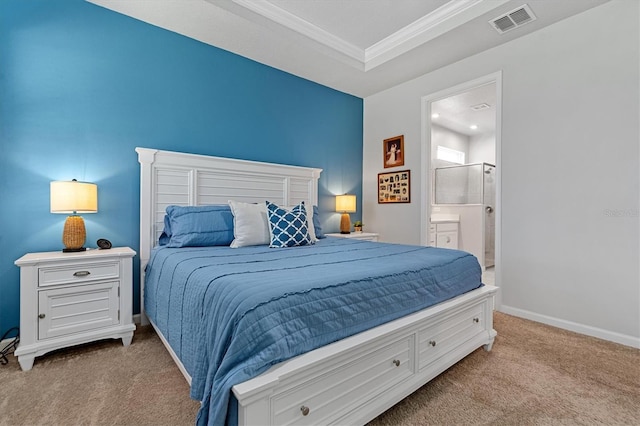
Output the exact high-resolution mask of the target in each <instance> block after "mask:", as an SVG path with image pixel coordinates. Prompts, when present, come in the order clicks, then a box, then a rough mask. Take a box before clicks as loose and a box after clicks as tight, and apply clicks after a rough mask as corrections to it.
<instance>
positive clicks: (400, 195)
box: [378, 170, 411, 204]
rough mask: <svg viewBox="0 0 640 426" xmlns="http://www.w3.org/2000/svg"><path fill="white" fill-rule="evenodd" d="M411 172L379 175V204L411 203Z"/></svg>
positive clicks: (403, 171)
mask: <svg viewBox="0 0 640 426" xmlns="http://www.w3.org/2000/svg"><path fill="white" fill-rule="evenodd" d="M410 202H411V171H410V170H402V171H399V172H388V173H378V204H387V203H410Z"/></svg>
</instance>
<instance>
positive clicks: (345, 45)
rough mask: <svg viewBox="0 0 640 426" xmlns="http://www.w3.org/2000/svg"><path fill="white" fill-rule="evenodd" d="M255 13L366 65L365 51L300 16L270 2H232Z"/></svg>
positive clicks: (240, 0)
mask: <svg viewBox="0 0 640 426" xmlns="http://www.w3.org/2000/svg"><path fill="white" fill-rule="evenodd" d="M232 1H233V2H234V3H236V4H237V5H239V6H242V7H244V8H246V9H248V10H250V11H252V12H254V13H257V14H259V15H261V16H263V17H265V18H267V19H269V20H271V21H273V22H275V23H277V24H280V25H282V26H284V27H286V28H288V29H290V30H292V31H295V32H297V33H299V34H302V35H304V36H306V37H308V38H310V39H312V40H314V41H316V42H318V43H320V44H323V45H324V46H327V47H329V48H331V49H333V50H336V51H338V52H339V53H341V54H343V55H346V56H348V57H350V58H351V59H355V60H356V61H358V62H359V63H360V64H363V65H364V62H365V56H364V55H365V51H364V50H363V49H361V48H359V47H357V46H355V45H353V44H351V43H349V42H348V41H346V40H344V39H342V38H340V37H338V36H335V35H333V34H332V33H330V32H328V31H326V30H323V29H322V28H320V27H318V26H316V25H314V24H312V23H311V22H309V21H306V20H304V19H302V18H300V17H299V16H296V15H294V14H293V13H291V12H288V11H286V10H284V9H282V8H280V7H278V6H276V5H275V4H273V3H271V2H269V1H260V0H258V1H255V0H232Z"/></svg>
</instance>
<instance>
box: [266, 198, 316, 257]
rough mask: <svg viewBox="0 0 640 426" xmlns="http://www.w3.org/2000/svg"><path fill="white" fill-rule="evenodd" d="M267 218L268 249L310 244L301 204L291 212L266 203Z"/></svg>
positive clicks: (305, 211) (302, 203) (303, 208)
mask: <svg viewBox="0 0 640 426" xmlns="http://www.w3.org/2000/svg"><path fill="white" fill-rule="evenodd" d="M267 217H268V218H269V233H270V234H271V244H269V247H295V246H306V245H307V244H312V241H311V235H310V234H309V228H308V227H307V210H306V209H305V207H304V202H301V203H300V204H298V205H297V206H295V207H294V208H292V209H291V210H286V209H283V208H282V207H278V206H277V205H276V204H273V203H271V202H269V201H267Z"/></svg>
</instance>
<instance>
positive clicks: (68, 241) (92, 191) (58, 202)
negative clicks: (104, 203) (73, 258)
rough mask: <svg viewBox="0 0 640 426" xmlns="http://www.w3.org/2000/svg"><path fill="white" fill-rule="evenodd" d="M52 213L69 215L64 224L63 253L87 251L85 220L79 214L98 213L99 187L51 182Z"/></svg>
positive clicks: (74, 182)
mask: <svg viewBox="0 0 640 426" xmlns="http://www.w3.org/2000/svg"><path fill="white" fill-rule="evenodd" d="M50 189H51V194H50V195H51V213H65V214H69V216H68V217H67V220H66V221H65V223H64V231H63V232H62V242H63V243H64V246H65V248H64V249H63V250H62V251H63V252H65V253H67V252H79V251H85V250H86V248H85V247H83V246H84V242H85V239H86V236H87V232H86V229H85V227H84V219H82V216H79V215H78V213H96V212H97V211H98V186H97V185H96V184H95V183H88V182H78V181H77V180H75V179H73V180H72V181H54V182H51V187H50Z"/></svg>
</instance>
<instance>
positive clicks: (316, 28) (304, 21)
mask: <svg viewBox="0 0 640 426" xmlns="http://www.w3.org/2000/svg"><path fill="white" fill-rule="evenodd" d="M87 1H90V2H91V3H94V4H97V5H100V6H103V7H105V8H108V9H111V10H113V11H116V12H119V13H122V14H125V15H128V16H131V17H133V18H136V19H139V20H141V21H144V22H147V23H149V24H153V25H156V26H158V27H161V28H164V29H167V30H170V31H174V32H176V33H179V34H182V35H185V36H187V37H191V38H194V39H196V40H199V41H201V42H204V43H207V44H211V45H213V46H216V47H219V48H222V49H225V50H228V51H230V52H233V53H236V54H239V55H242V56H245V57H247V58H250V59H253V60H255V61H257V62H260V63H263V64H265V65H269V66H272V67H274V68H277V69H280V70H283V71H286V72H289V73H291V74H294V75H297V76H300V77H303V78H306V79H309V80H312V81H315V82H317V83H320V84H323V85H325V86H329V87H331V88H334V89H336V90H340V91H343V92H346V93H350V94H353V95H355V96H359V97H366V96H369V95H371V94H374V93H377V92H379V91H382V90H385V89H387V88H389V87H393V86H394V85H397V84H399V83H402V82H404V81H407V80H410V79H412V78H415V77H417V76H419V75H422V74H425V73H427V72H430V71H433V70H435V69H438V68H440V67H443V66H446V65H448V64H450V63H453V62H455V61H458V60H460V59H463V58H465V57H467V56H470V55H473V54H475V53H478V52H481V51H483V50H486V49H489V48H491V47H494V46H497V45H499V44H502V43H505V42H507V41H510V40H513V39H514V38H517V37H521V36H523V35H525V34H528V33H530V32H533V31H536V30H538V29H540V28H543V27H545V26H547V25H550V24H551V23H554V22H557V21H559V20H561V19H564V18H567V17H569V16H571V15H575V14H577V13H580V12H582V11H584V10H587V9H589V8H591V7H594V6H597V5H599V4H602V3H605V2H606V1H608V0H555V1H550V0H529V1H528V2H527V1H524V0H518V1H514V0H348V1H345V0H154V1H149V0H87ZM524 4H528V5H529V7H530V9H531V10H532V11H533V13H534V14H535V15H536V18H537V19H536V20H535V21H533V22H531V23H529V24H527V25H523V26H522V27H519V28H517V29H515V30H513V31H510V32H507V33H504V34H499V33H498V32H497V31H496V30H495V29H494V28H493V27H492V25H491V23H490V21H491V20H492V19H494V18H496V17H498V16H500V15H502V14H505V13H507V12H510V11H512V10H513V9H516V8H519V7H521V6H522V5H524Z"/></svg>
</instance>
